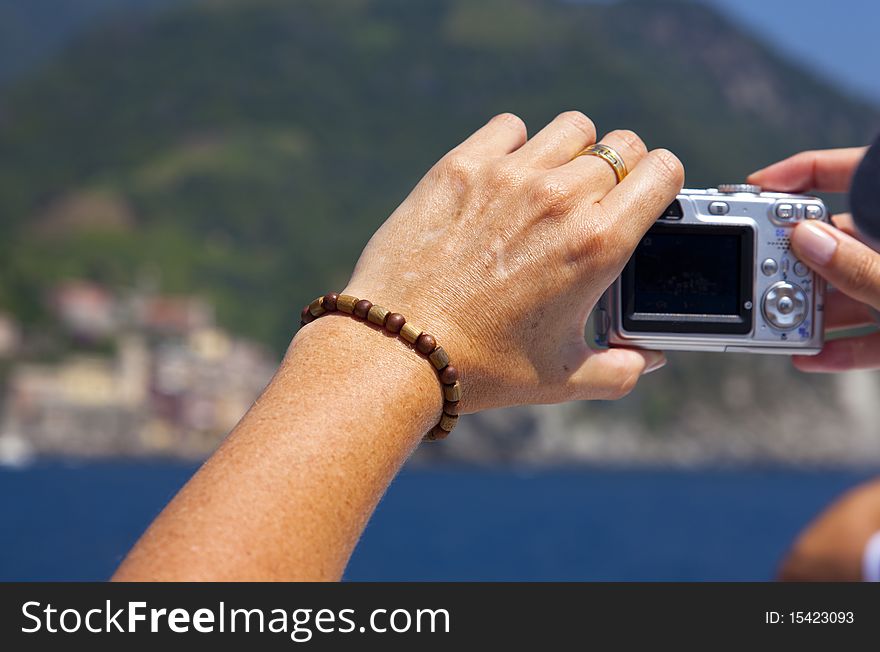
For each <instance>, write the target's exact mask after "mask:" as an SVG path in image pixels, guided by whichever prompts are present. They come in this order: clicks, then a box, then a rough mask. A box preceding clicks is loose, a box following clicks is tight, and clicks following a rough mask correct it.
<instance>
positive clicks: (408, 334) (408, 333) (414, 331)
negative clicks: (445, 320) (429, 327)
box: [400, 322, 422, 344]
mask: <svg viewBox="0 0 880 652" xmlns="http://www.w3.org/2000/svg"><path fill="white" fill-rule="evenodd" d="M421 334H422V329H421V328H419V327H418V326H413V325H412V324H410V323H409V322H406V323H405V324H404V325H403V327H402V328H401V329H400V336H401V337H402V338H403V339H405V340H406V341H407V342H409V343H410V344H415V343H416V340H417V339H419V335H421Z"/></svg>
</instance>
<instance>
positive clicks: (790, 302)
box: [763, 281, 807, 331]
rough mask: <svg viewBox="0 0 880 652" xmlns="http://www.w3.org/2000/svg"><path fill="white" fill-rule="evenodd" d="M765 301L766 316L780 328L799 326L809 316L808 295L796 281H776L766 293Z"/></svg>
mask: <svg viewBox="0 0 880 652" xmlns="http://www.w3.org/2000/svg"><path fill="white" fill-rule="evenodd" d="M763 303H764V305H763V313H764V318H765V319H766V320H767V322H768V323H769V324H770V325H771V326H773V327H774V328H777V329H779V330H784V331H785V330H791V329H793V328H797V327H798V326H800V325H801V324H802V323H803V321H804V319H806V317H807V295H806V293H805V292H804V291H803V290H802V289H801V288H800V287H798V286H797V285H795V284H794V283H789V282H787V281H780V282H779V283H774V284H773V285H771V286H770V288H769V289H768V290H767V292H765V293H764V302H763Z"/></svg>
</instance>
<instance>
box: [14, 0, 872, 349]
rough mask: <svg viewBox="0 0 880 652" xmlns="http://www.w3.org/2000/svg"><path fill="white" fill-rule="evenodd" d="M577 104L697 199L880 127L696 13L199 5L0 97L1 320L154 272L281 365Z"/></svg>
mask: <svg viewBox="0 0 880 652" xmlns="http://www.w3.org/2000/svg"><path fill="white" fill-rule="evenodd" d="M571 108H577V109H581V110H583V111H585V112H586V113H587V114H589V115H590V116H591V117H593V118H594V120H595V121H596V123H597V125H598V127H599V129H600V130H610V129H613V128H617V127H629V128H633V129H635V130H637V131H638V132H639V133H640V134H641V135H642V136H643V137H644V138H645V140H646V141H647V142H648V144H649V146H652V147H657V146H664V147H669V148H670V149H672V150H673V151H675V152H676V153H678V154H679V156H680V157H681V158H682V160H683V161H684V163H685V166H686V168H687V173H688V184H689V185H691V186H700V185H705V184H712V183H717V182H719V181H727V180H737V179H741V178H742V177H743V176H744V174H745V173H746V172H748V171H749V170H751V169H753V168H755V167H756V166H759V165H762V164H764V163H767V162H769V161H771V160H773V159H776V158H779V157H782V156H785V155H787V154H789V153H792V152H794V151H797V150H800V149H804V148H813V147H829V146H842V145H852V144H858V143H863V142H865V141H866V140H867V139H868V137H869V136H870V135H871V134H872V132H873V131H874V130H875V129H877V127H878V125H880V114H878V111H877V110H876V108H874V107H871V106H868V105H865V104H862V103H859V102H857V101H854V100H852V99H849V98H847V97H845V96H843V95H841V94H840V93H839V92H838V91H836V90H835V89H834V88H832V87H829V86H828V85H827V84H826V83H824V82H822V81H820V80H818V79H816V78H814V77H812V76H811V75H809V74H808V73H806V72H804V71H803V70H801V69H799V68H798V67H796V66H794V65H792V64H791V63H789V62H787V61H785V60H783V59H781V58H780V57H779V56H777V55H776V54H774V52H773V51H771V50H770V49H768V48H767V47H765V46H764V45H763V44H762V43H760V42H758V41H756V40H755V39H754V38H753V37H751V36H750V35H748V34H746V33H744V32H742V31H741V30H740V29H739V28H737V27H735V26H734V25H733V24H731V23H730V22H728V21H727V20H726V19H724V18H723V17H722V16H721V15H719V14H718V13H716V12H715V11H713V10H711V9H709V8H707V7H705V6H702V5H699V4H694V3H685V2H621V3H615V4H605V3H603V4H581V3H577V4H576V3H572V2H549V1H547V2H538V1H529V0H512V1H511V0H505V1H503V2H502V1H500V0H490V1H485V2H473V1H467V0H444V1H440V0H433V1H426V2H411V1H408V0H388V1H378V0H377V1H369V0H308V1H301V2H296V3H292V2H286V1H283V0H213V1H204V2H195V3H185V4H183V5H181V6H179V7H176V8H174V9H170V10H166V11H163V12H161V13H159V14H158V15H152V14H149V15H142V14H139V15H138V16H137V17H136V18H133V19H129V20H125V21H119V20H117V21H114V22H112V23H111V24H110V25H107V26H104V27H101V28H100V29H99V30H98V31H94V32H90V33H88V34H87V35H85V36H83V37H80V38H78V39H76V40H75V41H74V42H73V43H72V44H71V45H70V46H69V47H68V48H67V49H65V50H64V52H63V54H62V55H61V56H58V57H56V58H55V59H54V60H53V61H52V62H51V63H50V64H48V65H46V66H43V67H41V68H40V69H39V72H38V73H36V74H35V75H34V76H31V77H28V78H25V79H23V80H21V81H19V82H18V83H16V84H15V85H14V86H13V87H12V88H10V89H8V90H7V92H6V93H5V95H4V96H3V97H2V100H0V255H2V256H3V259H4V265H3V271H2V273H0V307H3V308H5V309H8V310H12V311H13V312H14V313H16V314H18V315H20V316H21V317H22V318H23V319H25V320H26V321H27V322H28V323H29V324H31V325H32V326H33V327H35V328H36V327H38V326H39V324H40V323H41V320H43V319H44V317H43V315H42V299H41V297H42V296H44V294H45V290H46V288H47V287H49V286H50V285H51V284H52V283H53V282H55V281H56V280H57V279H59V278H64V277H68V276H78V277H93V278H96V279H100V280H103V281H106V282H110V283H113V284H118V285H120V286H125V285H130V284H132V283H135V282H137V281H138V279H142V278H144V277H149V278H152V279H155V280H156V281H157V282H158V283H160V284H161V286H162V287H163V288H164V289H166V290H168V291H186V292H197V293H201V294H203V295H205V296H207V297H209V298H210V299H211V300H213V301H214V302H215V303H216V305H217V306H218V311H219V315H220V318H221V320H222V321H223V322H224V323H225V324H227V325H228V326H230V327H231V328H233V329H234V330H236V331H238V332H241V333H244V334H248V335H251V336H254V337H257V338H259V339H261V340H263V341H266V342H269V343H271V344H272V345H273V346H275V347H278V348H279V349H280V347H281V346H283V345H284V343H286V341H287V339H288V338H289V335H290V333H291V331H292V329H293V328H294V327H295V325H296V322H297V313H298V307H299V306H301V304H303V303H304V302H306V301H307V300H309V299H311V298H313V296H314V295H316V294H317V293H319V292H324V291H327V290H328V289H331V288H338V287H341V286H342V285H343V284H344V282H345V280H346V278H347V274H348V273H349V271H350V269H351V267H352V265H353V263H354V261H355V259H356V256H357V253H358V252H359V250H360V248H361V247H362V246H363V244H364V243H365V242H366V240H367V238H368V237H369V235H370V234H371V233H372V232H373V231H374V230H375V228H376V227H377V226H378V225H379V224H380V223H381V222H382V221H383V220H384V218H385V217H386V216H387V215H388V214H389V213H390V211H391V210H392V209H393V208H394V207H395V205H396V204H397V203H398V202H399V201H400V200H402V199H403V197H404V196H405V194H406V192H407V191H408V190H409V188H410V187H411V186H412V185H413V184H414V183H415V182H416V181H417V180H418V179H419V178H420V177H421V175H422V174H423V173H424V171H425V170H426V169H427V168H428V167H429V166H430V165H431V164H432V162H433V161H434V160H436V159H437V158H438V157H439V156H441V155H442V154H443V153H444V152H445V151H446V150H448V149H449V148H450V147H452V146H453V145H455V144H456V143H457V142H459V141H460V140H461V139H462V138H463V137H464V136H466V135H467V134H468V133H469V132H471V131H472V130H473V129H475V128H476V127H478V126H479V125H480V124H481V123H482V122H483V121H484V120H485V119H486V118H488V117H489V116H490V115H492V114H494V113H497V112H500V111H513V112H515V113H517V114H519V115H520V116H522V117H523V118H524V119H525V120H526V122H527V123H528V124H529V126H530V128H531V130H532V131H534V130H536V129H538V128H539V127H540V126H542V124H543V123H545V122H546V121H547V120H549V119H550V118H552V117H553V115H555V114H556V113H558V112H559V111H562V110H565V109H571Z"/></svg>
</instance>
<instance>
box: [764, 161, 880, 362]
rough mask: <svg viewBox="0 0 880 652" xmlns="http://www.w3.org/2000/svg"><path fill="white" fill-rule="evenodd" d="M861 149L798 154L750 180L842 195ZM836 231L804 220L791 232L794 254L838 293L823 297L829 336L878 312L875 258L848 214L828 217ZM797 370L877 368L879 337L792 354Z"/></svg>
mask: <svg viewBox="0 0 880 652" xmlns="http://www.w3.org/2000/svg"><path fill="white" fill-rule="evenodd" d="M864 155H865V148H863V147H854V148H849V149H831V150H824V151H814V152H802V153H800V154H796V155H795V156H792V157H791V158H787V159H785V160H784V161H780V162H779V163H775V164H773V165H771V166H769V167H767V168H764V169H763V170H759V171H758V172H755V173H753V174H752V175H751V176H749V178H748V181H749V183H755V184H758V185H760V186H762V187H763V188H766V189H768V190H777V191H781V192H806V191H810V190H816V191H820V192H845V191H846V190H848V189H849V186H850V182H851V181H852V177H853V174H854V173H855V170H856V167H858V164H859V161H861V160H862V157H863V156H864ZM832 220H833V222H834V224H835V226H836V227H837V228H835V227H832V226H829V225H827V224H822V223H818V222H804V223H802V224H800V225H798V227H797V228H796V229H795V230H794V233H793V234H792V238H791V246H792V250H793V251H794V253H795V255H796V256H797V257H798V258H799V259H800V260H802V261H803V262H804V263H806V264H807V265H809V266H810V267H811V268H812V269H813V270H815V271H816V272H817V273H818V274H820V275H821V276H823V277H824V278H825V279H827V280H828V281H829V282H830V283H831V284H832V285H833V286H834V288H835V289H836V290H837V291H836V292H834V291H832V292H829V293H828V295H827V296H826V299H825V330H826V332H833V331H836V330H840V329H847V328H853V327H857V326H864V325H868V324H872V323H876V321H877V319H876V313H875V312H874V311H876V310H878V309H880V254H878V253H877V252H876V251H875V250H874V249H872V248H871V247H869V246H868V245H866V244H865V243H864V242H862V241H861V239H860V237H859V235H858V233H857V231H856V229H855V226H854V225H853V222H852V218H851V217H850V216H849V215H848V214H843V215H836V216H834V217H833V218H832ZM794 364H795V366H797V367H798V368H799V369H801V370H802V371H845V370H848V369H880V333H873V334H871V335H862V336H858V337H845V338H841V339H836V340H831V341H828V342H826V344H825V347H824V348H823V349H822V351H821V353H819V355H816V356H795V357H794Z"/></svg>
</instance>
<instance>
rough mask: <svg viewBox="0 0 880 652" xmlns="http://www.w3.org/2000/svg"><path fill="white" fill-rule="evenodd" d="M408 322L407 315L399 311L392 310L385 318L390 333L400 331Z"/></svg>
mask: <svg viewBox="0 0 880 652" xmlns="http://www.w3.org/2000/svg"><path fill="white" fill-rule="evenodd" d="M405 323H406V317H404V316H403V315H401V314H400V313H399V312H392V313H391V314H390V315H388V317H387V318H386V319H385V328H386V329H387V330H388V332H389V333H399V332H400V329H401V328H403V325H404V324H405Z"/></svg>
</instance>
